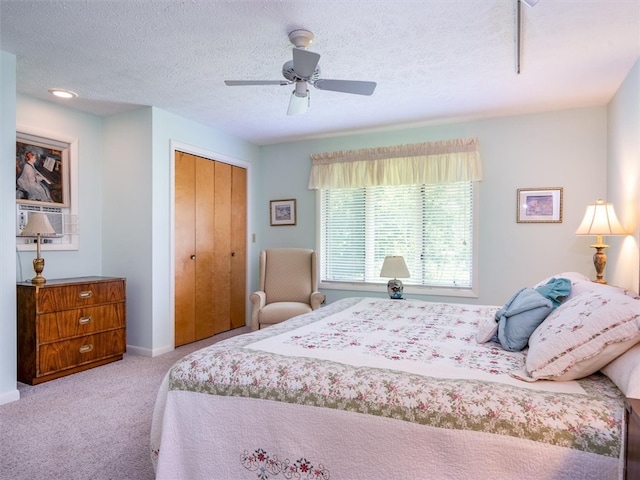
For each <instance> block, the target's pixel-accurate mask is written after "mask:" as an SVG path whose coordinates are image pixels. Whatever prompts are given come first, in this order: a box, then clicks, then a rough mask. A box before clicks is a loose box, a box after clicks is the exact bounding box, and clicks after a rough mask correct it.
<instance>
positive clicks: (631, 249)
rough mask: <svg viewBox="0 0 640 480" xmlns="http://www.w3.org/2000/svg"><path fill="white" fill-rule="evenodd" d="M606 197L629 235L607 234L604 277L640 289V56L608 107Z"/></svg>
mask: <svg viewBox="0 0 640 480" xmlns="http://www.w3.org/2000/svg"><path fill="white" fill-rule="evenodd" d="M608 118H609V128H608V139H609V148H608V154H607V200H608V201H610V202H612V203H613V205H614V207H615V209H616V213H617V214H618V218H619V219H620V222H621V223H622V226H623V227H625V228H626V229H627V231H628V232H629V233H630V234H631V235H630V236H628V237H608V238H606V243H608V244H610V245H611V248H609V249H608V250H607V257H608V258H607V267H606V271H605V278H608V280H609V282H610V283H611V284H614V285H621V286H624V287H626V288H628V289H630V290H634V291H636V292H640V272H639V269H640V266H639V264H640V253H639V245H640V59H638V60H637V61H636V63H635V65H634V66H633V67H632V68H631V71H630V72H629V75H627V78H626V79H625V81H624V83H623V84H622V86H621V87H620V88H619V89H618V92H617V93H616V95H615V96H614V98H613V100H612V101H611V102H610V104H609V108H608Z"/></svg>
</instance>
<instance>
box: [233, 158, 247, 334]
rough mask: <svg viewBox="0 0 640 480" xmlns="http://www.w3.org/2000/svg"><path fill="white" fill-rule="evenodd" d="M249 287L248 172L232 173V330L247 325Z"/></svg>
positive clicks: (238, 169)
mask: <svg viewBox="0 0 640 480" xmlns="http://www.w3.org/2000/svg"><path fill="white" fill-rule="evenodd" d="M246 285H247V170H246V169H244V168H240V167H233V169H232V172H231V305H230V308H231V313H230V317H231V328H239V327H243V326H244V325H245V322H246V320H245V311H246V298H247V296H246V292H245V290H246Z"/></svg>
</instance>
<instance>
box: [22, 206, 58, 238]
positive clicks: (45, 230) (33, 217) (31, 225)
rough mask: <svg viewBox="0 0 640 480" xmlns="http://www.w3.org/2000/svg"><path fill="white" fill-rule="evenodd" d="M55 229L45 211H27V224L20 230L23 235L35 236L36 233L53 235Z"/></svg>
mask: <svg viewBox="0 0 640 480" xmlns="http://www.w3.org/2000/svg"><path fill="white" fill-rule="evenodd" d="M55 233H56V231H55V230H54V229H53V227H52V226H51V223H49V218H48V217H47V214H46V213H41V212H29V217H28V220H27V224H26V225H25V227H24V228H23V229H22V232H20V235H22V236H24V237H36V236H38V235H53V234H55Z"/></svg>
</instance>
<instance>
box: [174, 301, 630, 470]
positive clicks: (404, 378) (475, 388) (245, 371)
mask: <svg viewBox="0 0 640 480" xmlns="http://www.w3.org/2000/svg"><path fill="white" fill-rule="evenodd" d="M497 309H498V307H492V306H477V305H463V304H446V303H431V302H422V301H408V300H407V301H398V300H388V299H381V298H350V299H344V300H340V301H337V302H335V303H333V304H330V305H328V306H326V307H323V308H321V309H320V310H317V311H315V312H312V313H310V314H307V315H303V316H301V317H298V318H295V319H292V320H289V321H287V322H284V323H282V324H279V325H275V326H272V327H269V328H267V329H264V330H261V331H258V332H254V333H251V334H247V335H242V336H239V337H235V338H232V339H229V340H226V341H224V342H221V343H219V344H214V345H212V346H210V347H208V348H205V349H202V350H199V351H197V352H194V353H193V354H191V355H188V356H187V357H185V358H184V359H183V360H181V361H180V362H178V363H177V364H176V365H174V367H173V368H172V370H171V373H170V379H169V388H170V390H187V391H193V392H200V393H206V394H211V395H221V396H238V397H248V398H259V399H268V400H274V401H278V402H286V403H294V404H302V405H312V406H318V407H324V408H329V409H340V410H345V411H349V412H359V413H364V414H369V415H376V416H381V417H389V418H393V419H397V420H400V421H405V422H413V423H418V424H423V425H429V426H432V427H437V428H443V429H457V430H472V431H477V432H486V433H491V434H498V435H505V436H512V437H517V438H521V439H528V440H533V441H536V442H542V443H546V444H550V445H554V446H560V447H567V448H571V449H576V450H581V451H584V452H590V453H596V454H599V455H604V456H608V457H615V458H619V457H620V454H621V432H622V423H623V402H622V396H621V393H620V392H619V390H618V389H617V388H616V387H615V386H614V385H613V384H612V383H611V382H610V381H609V380H608V379H607V378H606V377H604V376H603V375H600V374H594V375H592V376H590V377H588V378H586V379H583V380H579V381H575V382H536V383H534V384H530V383H527V382H520V381H518V380H516V379H514V378H512V377H511V376H509V374H508V372H509V371H511V370H514V369H521V368H523V366H524V359H525V355H526V351H525V352H507V351H505V350H502V349H501V348H500V346H499V345H498V344H496V343H492V342H489V343H486V344H477V342H476V340H475V337H476V331H477V329H478V327H479V325H480V324H481V323H482V322H483V321H484V320H485V319H486V318H487V316H493V315H494V314H495V312H496V310H497Z"/></svg>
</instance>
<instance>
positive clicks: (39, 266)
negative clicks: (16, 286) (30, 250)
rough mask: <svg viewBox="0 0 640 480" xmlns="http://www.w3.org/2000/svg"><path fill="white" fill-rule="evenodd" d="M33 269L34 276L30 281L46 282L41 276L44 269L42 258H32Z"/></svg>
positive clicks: (37, 283)
mask: <svg viewBox="0 0 640 480" xmlns="http://www.w3.org/2000/svg"><path fill="white" fill-rule="evenodd" d="M33 269H34V270H35V271H36V276H35V277H33V278H32V279H31V283H35V284H36V285H39V284H41V283H46V282H47V279H46V278H44V277H43V276H42V271H43V270H44V258H34V259H33Z"/></svg>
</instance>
